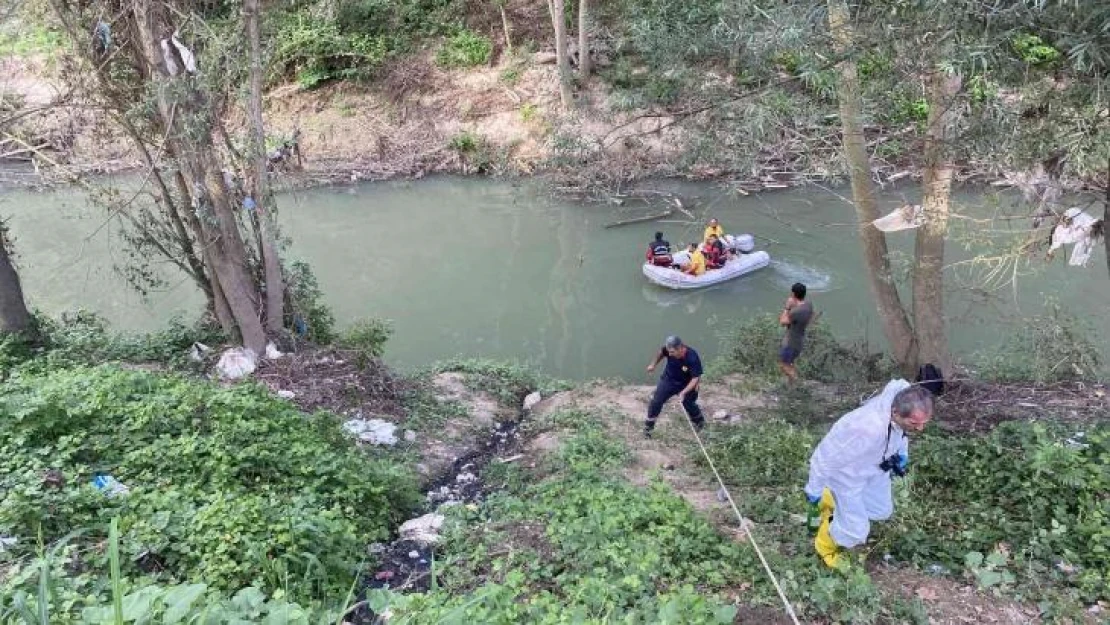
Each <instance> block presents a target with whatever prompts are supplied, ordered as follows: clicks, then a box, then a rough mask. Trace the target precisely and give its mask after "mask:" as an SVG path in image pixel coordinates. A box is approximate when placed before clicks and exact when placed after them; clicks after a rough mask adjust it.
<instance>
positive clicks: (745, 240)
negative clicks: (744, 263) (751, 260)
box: [736, 234, 755, 254]
mask: <svg viewBox="0 0 1110 625" xmlns="http://www.w3.org/2000/svg"><path fill="white" fill-rule="evenodd" d="M736 249H737V250H739V251H740V253H741V254H751V253H752V252H754V251H755V237H753V236H752V235H750V234H741V235H739V236H737V237H736Z"/></svg>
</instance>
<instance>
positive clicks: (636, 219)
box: [605, 210, 674, 228]
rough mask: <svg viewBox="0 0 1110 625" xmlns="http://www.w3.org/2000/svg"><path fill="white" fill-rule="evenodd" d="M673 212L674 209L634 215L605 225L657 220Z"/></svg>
mask: <svg viewBox="0 0 1110 625" xmlns="http://www.w3.org/2000/svg"><path fill="white" fill-rule="evenodd" d="M672 213H674V211H673V210H668V211H666V212H664V213H659V214H657V215H645V216H643V217H633V218H632V219H625V220H622V221H614V222H613V223H609V224H605V227H606V228H618V227H620V226H628V225H631V224H639V223H644V222H645V221H655V220H656V219H662V218H664V217H670V216H671V214H672Z"/></svg>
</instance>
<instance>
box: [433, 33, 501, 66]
mask: <svg viewBox="0 0 1110 625" xmlns="http://www.w3.org/2000/svg"><path fill="white" fill-rule="evenodd" d="M491 54H493V43H492V42H490V40H489V37H486V36H484V35H479V34H478V33H475V32H473V31H469V30H461V31H459V32H458V33H456V34H455V35H453V36H451V37H448V38H447V40H446V41H444V42H443V46H441V47H440V49H439V52H438V53H437V54H436V62H437V63H439V64H440V65H442V66H443V67H474V66H475V65H485V64H487V63H489V59H490V55H491Z"/></svg>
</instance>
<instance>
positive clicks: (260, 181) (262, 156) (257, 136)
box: [243, 0, 285, 335]
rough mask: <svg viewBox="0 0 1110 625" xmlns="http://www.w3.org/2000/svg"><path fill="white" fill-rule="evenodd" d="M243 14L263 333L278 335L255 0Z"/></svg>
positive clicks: (277, 269)
mask: <svg viewBox="0 0 1110 625" xmlns="http://www.w3.org/2000/svg"><path fill="white" fill-rule="evenodd" d="M243 13H244V17H245V19H246V23H247V38H248V39H249V40H250V50H251V52H250V54H251V68H250V100H249V102H248V106H247V109H248V116H249V117H250V125H251V141H250V143H251V150H250V151H251V153H252V154H251V156H252V158H253V161H254V171H253V172H252V173H253V176H252V178H253V179H254V180H253V181H252V184H251V185H250V186H251V188H252V189H253V195H254V198H255V201H256V205H257V210H258V220H259V225H260V227H261V230H262V242H261V246H260V247H261V248H262V249H261V250H260V251H261V256H262V267H263V274H264V276H265V282H266V285H265V286H266V309H265V311H266V315H265V319H266V332H268V333H269V334H270V335H277V334H280V333H281V331H282V326H283V323H282V322H283V316H284V311H285V300H284V298H285V281H284V279H283V278H282V275H281V259H280V258H279V257H278V251H277V223H276V219H275V214H276V206H277V202H276V199H275V198H274V197H273V194H272V193H270V184H269V180H268V179H267V174H266V127H265V125H264V124H263V121H262V41H261V35H260V34H259V25H258V22H259V19H260V16H259V0H246V2H244V4H243Z"/></svg>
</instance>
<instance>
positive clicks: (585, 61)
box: [578, 0, 590, 78]
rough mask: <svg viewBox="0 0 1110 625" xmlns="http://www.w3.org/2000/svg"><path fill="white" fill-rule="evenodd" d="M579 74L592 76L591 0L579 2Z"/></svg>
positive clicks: (587, 76) (580, 0)
mask: <svg viewBox="0 0 1110 625" xmlns="http://www.w3.org/2000/svg"><path fill="white" fill-rule="evenodd" d="M578 74H579V75H580V76H582V78H589V77H590V0H579V2H578Z"/></svg>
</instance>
